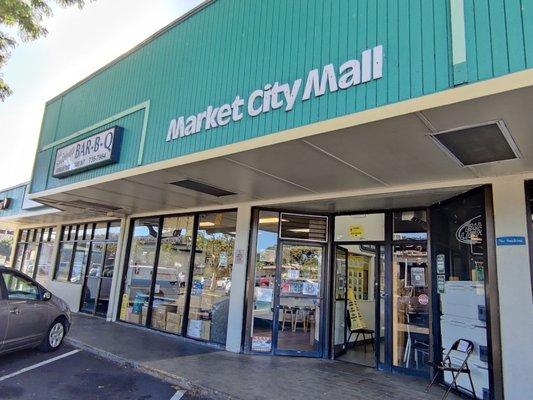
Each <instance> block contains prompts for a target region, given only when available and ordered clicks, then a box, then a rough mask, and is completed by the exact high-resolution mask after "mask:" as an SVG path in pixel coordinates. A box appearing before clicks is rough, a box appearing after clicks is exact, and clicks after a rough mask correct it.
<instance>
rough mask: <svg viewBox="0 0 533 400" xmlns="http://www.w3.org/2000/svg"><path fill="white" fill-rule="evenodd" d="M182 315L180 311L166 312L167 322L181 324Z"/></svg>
mask: <svg viewBox="0 0 533 400" xmlns="http://www.w3.org/2000/svg"><path fill="white" fill-rule="evenodd" d="M182 317H183V314H180V313H167V324H168V323H171V324H181V320H182Z"/></svg>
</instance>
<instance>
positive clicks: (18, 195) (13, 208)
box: [0, 183, 27, 218]
mask: <svg viewBox="0 0 533 400" xmlns="http://www.w3.org/2000/svg"><path fill="white" fill-rule="evenodd" d="M26 187H27V184H26V183H24V184H22V185H18V186H14V187H12V188H9V189H5V190H2V191H0V201H3V200H4V199H5V198H9V199H11V201H10V204H9V207H8V208H7V209H6V210H0V218H3V217H12V216H15V215H19V214H22V213H23V212H24V211H23V210H22V203H23V201H24V194H25V193H26Z"/></svg>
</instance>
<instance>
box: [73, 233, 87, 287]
mask: <svg viewBox="0 0 533 400" xmlns="http://www.w3.org/2000/svg"><path fill="white" fill-rule="evenodd" d="M89 246H90V243H89V242H77V243H76V246H75V250H74V259H73V261H72V271H71V275H70V282H71V283H81V277H82V274H83V273H84V272H85V267H86V265H87V258H88V256H89Z"/></svg>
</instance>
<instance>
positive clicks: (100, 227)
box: [93, 222, 107, 240]
mask: <svg viewBox="0 0 533 400" xmlns="http://www.w3.org/2000/svg"><path fill="white" fill-rule="evenodd" d="M106 233H107V222H98V223H97V224H96V227H95V228H94V233H93V239H94V240H105V239H106Z"/></svg>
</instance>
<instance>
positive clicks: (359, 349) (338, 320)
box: [334, 244, 384, 367]
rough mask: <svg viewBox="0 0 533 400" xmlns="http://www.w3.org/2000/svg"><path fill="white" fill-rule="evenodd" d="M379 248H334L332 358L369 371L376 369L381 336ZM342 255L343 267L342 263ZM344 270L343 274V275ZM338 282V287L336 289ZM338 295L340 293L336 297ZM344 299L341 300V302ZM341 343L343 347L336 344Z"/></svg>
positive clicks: (371, 245)
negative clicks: (335, 258) (366, 367)
mask: <svg viewBox="0 0 533 400" xmlns="http://www.w3.org/2000/svg"><path fill="white" fill-rule="evenodd" d="M381 249H382V246H378V245H373V244H357V245H356V244H343V245H342V246H340V245H337V246H336V254H337V264H336V267H337V273H336V277H337V289H338V288H339V286H341V287H342V286H343V285H342V281H343V279H344V282H345V284H344V288H343V289H342V290H340V291H339V290H338V291H337V295H338V296H339V297H338V298H336V301H335V330H334V331H335V333H334V340H335V344H336V346H334V348H335V358H337V359H339V360H342V361H348V362H353V363H357V364H361V365H366V366H369V367H375V366H376V360H378V359H379V355H380V346H381V344H382V342H383V338H384V330H383V335H382V334H381V332H382V329H381V328H380V326H381V325H382V322H381V319H382V316H383V315H384V314H383V313H382V312H381V311H382V308H381V306H380V304H381V291H380V287H381V285H380V281H381V280H382V279H381V278H382V277H383V276H382V271H383V270H384V268H383V265H382V264H383V263H384V253H383V251H382V250H381ZM343 255H344V260H345V263H344V264H343V263H342V260H341V258H342V256H343ZM342 270H344V273H343V272H342ZM339 280H340V281H341V285H339ZM339 292H340V293H339ZM341 296H344V298H343V299H340V297H341ZM340 340H343V341H344V343H343V345H342V346H339V345H338V342H339V341H340Z"/></svg>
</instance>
